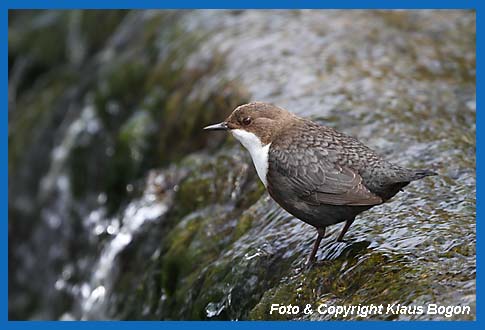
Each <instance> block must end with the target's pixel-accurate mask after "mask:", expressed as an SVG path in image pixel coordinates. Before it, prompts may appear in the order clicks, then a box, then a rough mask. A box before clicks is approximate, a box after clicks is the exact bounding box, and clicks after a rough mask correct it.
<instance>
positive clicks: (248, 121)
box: [204, 102, 297, 145]
mask: <svg viewBox="0 0 485 330" xmlns="http://www.w3.org/2000/svg"><path fill="white" fill-rule="evenodd" d="M296 118H297V117H296V116H295V115H293V114H292V113H291V112H288V111H286V110H284V109H281V108H278V107H277V106H275V105H272V104H269V103H262V102H252V103H248V104H244V105H241V106H239V107H237V108H236V109H235V110H234V111H233V112H232V113H231V115H230V116H229V117H227V119H226V120H225V121H223V122H222V123H219V124H215V125H210V126H207V127H205V128H204V129H205V130H229V131H231V133H233V135H234V136H235V137H236V138H238V136H237V135H238V133H239V132H240V131H245V132H247V133H253V134H254V135H255V136H256V137H258V138H259V140H260V141H261V144H262V145H266V144H268V143H271V142H272V140H273V138H274V137H275V136H276V135H277V133H278V132H279V131H280V130H282V129H283V128H285V127H287V125H288V123H289V122H290V121H291V120H295V119H296ZM238 139H239V138H238ZM239 140H240V139H239ZM240 141H241V140H240ZM241 142H242V141H241ZM243 144H244V143H243Z"/></svg>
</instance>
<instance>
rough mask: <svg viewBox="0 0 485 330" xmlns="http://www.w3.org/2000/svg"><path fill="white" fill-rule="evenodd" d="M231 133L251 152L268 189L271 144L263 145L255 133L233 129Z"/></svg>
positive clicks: (261, 178) (262, 180) (260, 176)
mask: <svg viewBox="0 0 485 330" xmlns="http://www.w3.org/2000/svg"><path fill="white" fill-rule="evenodd" d="M231 133H232V135H233V136H234V137H235V138H236V139H237V140H238V141H239V142H241V144H242V145H243V146H244V147H245V148H246V149H247V150H248V151H249V154H250V155H251V159H252V160H253V163H254V167H256V172H257V173H258V176H259V179H260V180H261V182H263V184H264V186H265V187H267V186H268V180H267V179H266V177H267V174H268V156H269V147H270V146H271V143H268V144H266V145H263V144H262V143H261V140H260V139H259V138H258V137H257V136H256V135H255V134H254V133H251V132H247V131H245V130H242V129H233V130H232V131H231Z"/></svg>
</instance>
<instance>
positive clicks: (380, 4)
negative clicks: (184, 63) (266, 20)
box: [4, 0, 479, 9]
mask: <svg viewBox="0 0 485 330" xmlns="http://www.w3.org/2000/svg"><path fill="white" fill-rule="evenodd" d="M4 1H5V0H4ZM6 2H7V4H6V7H7V8H11V9H33V8H39V9H40V8H57V9H69V8H71V9H72V8H89V9H103V8H106V9H108V8H118V9H119V8H177V9H181V8H209V9H212V8H233V9H241V8H254V9H263V8H281V9H290V8H291V9H293V8H308V9H310V8H327V9H330V8H342V9H359V8H367V9H371V8H376V9H377V8H378V9H427V8H440V9H474V8H477V6H478V3H479V1H478V0H468V1H456V0H441V1H440V0H393V1H392V2H391V1H390V0H388V1H383V0H360V1H359V0H342V1H338V0H326V1H323V0H320V1H318V0H300V1H295V0H280V1H268V0H261V1H257V0H248V1H240V0H233V1H223V0H205V1H196V0H182V1H174V0H169V1H160V0H159V1H157V0H139V1H136V0H135V1H134V0H117V1H116V2H115V1H106V0H100V1H95V0H94V1H93V0H86V1H79V0H77V1H76V0H73V1H70V0H44V1H42V0H37V1H36V0H17V1H11V0H10V1H6Z"/></svg>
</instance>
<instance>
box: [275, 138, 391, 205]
mask: <svg viewBox="0 0 485 330" xmlns="http://www.w3.org/2000/svg"><path fill="white" fill-rule="evenodd" d="M304 146H305V145H304ZM296 148H297V146H295V144H288V145H287V146H286V148H270V151H269V164H270V165H269V166H270V171H268V174H267V175H268V182H271V183H272V184H275V185H285V186H286V188H289V189H290V190H291V191H292V192H293V193H295V194H296V195H297V196H298V197H299V198H300V199H301V200H303V201H305V202H306V203H308V204H312V205H320V204H330V205H352V206H364V205H376V204H380V203H382V202H383V200H382V198H381V197H379V196H377V195H375V194H373V193H372V192H371V191H370V190H369V189H368V188H367V187H366V186H365V185H364V183H363V182H362V177H361V176H360V175H359V174H358V173H357V171H355V170H353V169H351V168H350V167H348V166H342V165H339V164H338V162H337V159H338V155H337V154H336V153H338V150H329V149H328V148H315V147H310V146H309V145H306V148H305V147H303V148H302V147H301V144H300V145H299V146H298V149H296ZM276 174H278V175H276Z"/></svg>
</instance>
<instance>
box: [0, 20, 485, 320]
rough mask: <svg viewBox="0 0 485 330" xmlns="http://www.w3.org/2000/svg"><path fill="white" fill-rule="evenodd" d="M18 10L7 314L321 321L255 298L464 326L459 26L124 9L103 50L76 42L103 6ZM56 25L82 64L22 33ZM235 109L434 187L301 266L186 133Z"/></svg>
mask: <svg viewBox="0 0 485 330" xmlns="http://www.w3.org/2000/svg"><path fill="white" fill-rule="evenodd" d="M15 15H17V16H13V17H12V19H10V20H9V22H10V31H9V51H10V53H9V57H10V61H11V62H10V63H9V66H10V67H11V72H12V74H11V76H10V81H9V84H10V85H9V93H10V94H11V95H15V98H14V99H11V100H13V101H11V103H12V105H11V107H10V111H11V113H10V119H9V120H10V121H9V125H10V127H9V179H10V180H9V182H10V186H9V279H10V282H9V318H11V319H26V318H28V319H35V318H40V319H59V318H61V319H106V318H108V319H111V318H114V319H274V318H276V319H287V318H289V319H311V320H316V319H330V318H331V317H330V316H329V315H319V314H318V313H314V314H312V315H304V314H298V315H293V316H287V315H284V316H281V315H275V314H272V315H270V314H269V310H270V306H271V304H273V303H281V304H289V303H293V304H301V305H304V304H306V303H310V304H319V303H320V304H322V303H326V304H336V305H348V304H353V305H358V304H371V303H373V304H381V303H382V304H393V303H400V304H404V305H424V304H430V303H436V304H440V305H469V306H471V308H472V313H471V314H470V315H455V316H453V317H452V318H451V319H474V318H475V301H476V297H475V292H476V286H475V277H476V251H475V242H476V230H475V223H476V219H475V206H476V199H475V191H476V186H475V184H476V175H475V112H476V94H475V92H476V91H475V14H474V12H467V11H392V12H390V11H191V12H184V13H180V12H161V11H147V12H139V11H138V12H137V11H132V12H123V11H122V12H118V13H116V14H115V13H111V14H110V15H109V17H104V19H105V21H106V24H107V26H108V27H109V29H108V28H107V30H106V31H109V33H107V34H106V35H105V36H96V34H94V35H93V34H92V33H91V34H90V33H89V32H88V30H87V28H86V26H89V24H90V20H95V21H96V20H99V18H100V17H103V16H102V15H107V14H103V13H101V12H91V13H90V14H87V13H86V12H79V11H76V12H75V13H70V14H69V15H66V14H59V12H57V13H56V12H51V13H49V12H44V13H33V14H32V13H31V14H29V15H34V17H36V19H35V20H32V22H33V23H32V26H30V25H27V27H24V26H25V24H23V22H24V21H25V20H26V17H27V16H25V17H23V16H22V14H17V13H16V14H15ZM97 15H101V16H97ZM133 22H137V24H136V26H138V28H137V29H132V28H130V27H132V26H133ZM34 23H35V24H40V27H37V25H35V26H34ZM64 24H67V25H68V26H70V27H71V28H70V30H69V31H70V33H69V34H66V35H57V34H52V33H51V34H49V36H50V37H51V38H58V40H57V42H61V43H62V44H63V45H66V47H74V46H73V44H74V43H73V38H80V39H79V40H80V41H79V42H80V43H81V46H82V49H85V53H83V54H84V55H83V57H80V58H78V57H76V58H72V57H69V56H66V55H65V53H64V52H63V51H62V50H60V51H59V52H58V53H56V49H52V50H51V51H52V54H51V55H50V57H44V56H38V57H36V56H35V55H36V54H44V53H45V52H44V51H42V50H43V49H44V48H43V47H45V45H43V44H42V43H41V42H39V43H33V42H30V44H29V40H31V38H35V40H38V39H39V35H36V34H35V33H38V34H40V35H41V36H44V37H45V33H47V32H48V31H52V29H54V30H55V31H57V29H56V27H59V26H61V27H62V26H64ZM34 27H35V29H34ZM76 31H77V32H76ZM79 31H81V32H79ZM94 37H97V38H94ZM29 38H30V39H29ZM76 40H77V39H76ZM76 47H77V46H76ZM25 49H29V50H30V53H31V54H33V56H30V57H27V56H26V55H25V54H26V53H25ZM39 50H41V51H39ZM73 51H74V50H73ZM67 54H72V52H71V53H69V52H68V53H67ZM22 63H24V64H22ZM59 63H63V65H61V66H60V65H59ZM21 64H22V65H23V66H22V65H21ZM14 77H16V78H15V79H14ZM29 81H33V82H35V83H29ZM14 92H15V93H14ZM248 100H260V101H267V102H274V103H276V104H278V105H280V106H283V107H285V108H287V109H289V110H291V111H293V112H295V113H297V114H299V115H302V116H306V117H310V118H313V119H314V120H317V121H319V122H321V123H322V124H325V125H329V126H333V127H336V128H338V129H339V130H341V131H343V132H345V133H348V134H350V135H353V136H355V137H358V138H359V139H360V140H362V141H363V142H364V143H366V144H367V145H369V146H371V147H373V148H375V149H377V150H379V151H380V152H381V153H382V154H383V155H384V156H386V157H387V158H388V159H390V160H392V161H394V162H396V163H399V164H401V165H405V166H408V167H415V168H432V169H434V170H436V171H437V172H439V174H440V176H439V177H433V178H426V179H424V180H421V181H418V182H414V183H412V184H411V185H409V186H408V187H406V189H405V191H404V192H401V193H399V194H398V195H397V196H396V197H395V198H394V199H393V200H392V201H391V202H389V203H386V204H384V205H382V206H378V207H375V208H373V209H371V210H369V211H368V212H365V213H363V214H361V215H360V216H359V217H358V218H357V220H356V221H355V223H354V224H353V225H352V227H351V229H350V230H349V232H348V233H347V235H346V241H345V242H343V243H336V242H335V237H336V236H337V234H338V232H339V230H340V228H341V225H336V226H333V227H331V228H330V230H328V231H327V234H328V237H327V238H325V239H324V240H323V241H322V245H321V248H320V250H319V253H318V260H319V262H318V263H317V264H316V265H315V266H313V267H311V268H310V269H308V268H306V267H305V266H304V262H305V260H306V257H307V255H308V253H309V251H310V250H311V245H312V243H313V239H314V237H315V236H316V233H315V230H314V229H313V228H311V227H309V226H308V225H306V224H304V223H303V222H301V221H299V220H297V219H295V218H294V217H292V216H291V215H289V214H288V213H286V212H285V211H283V210H282V209H281V208H280V207H279V206H278V205H277V204H276V203H275V202H273V201H272V200H271V199H270V198H269V196H268V195H267V193H265V192H264V189H263V186H262V184H261V183H260V182H259V181H258V179H257V176H256V174H255V170H254V168H253V165H252V164H251V161H250V159H249V156H248V154H247V152H246V151H245V150H243V149H242V147H240V146H239V145H238V144H236V143H235V142H234V141H233V140H232V138H228V139H225V138H224V136H223V134H218V133H213V134H210V135H208V134H205V132H201V131H200V128H201V127H203V126H205V124H209V123H213V122H217V121H220V120H222V119H223V118H225V116H226V115H227V113H228V112H230V111H231V110H232V108H233V107H234V106H235V105H237V104H240V103H243V102H246V101H248ZM12 182H15V185H14V184H12ZM34 272H35V273H36V274H38V281H31V280H30V277H29V276H28V274H32V273H34ZM46 302H49V303H46ZM372 318H377V319H403V320H406V319H433V320H436V319H450V318H446V317H445V316H440V315H427V314H421V315H377V316H372ZM346 319H362V317H359V316H355V315H354V316H350V317H347V318H346Z"/></svg>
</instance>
